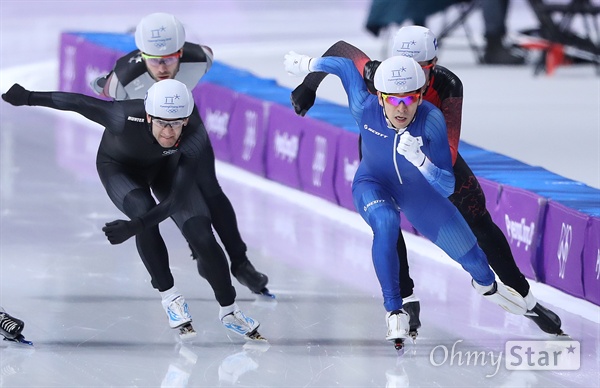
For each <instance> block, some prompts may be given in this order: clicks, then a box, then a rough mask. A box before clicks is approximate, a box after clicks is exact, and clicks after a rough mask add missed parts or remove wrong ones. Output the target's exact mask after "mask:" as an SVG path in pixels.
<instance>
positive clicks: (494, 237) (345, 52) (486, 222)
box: [291, 41, 529, 298]
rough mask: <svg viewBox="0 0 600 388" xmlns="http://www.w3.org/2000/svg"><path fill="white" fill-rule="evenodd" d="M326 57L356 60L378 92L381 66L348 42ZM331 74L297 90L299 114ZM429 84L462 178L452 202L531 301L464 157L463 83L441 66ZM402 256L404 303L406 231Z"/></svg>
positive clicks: (507, 278) (503, 275)
mask: <svg viewBox="0 0 600 388" xmlns="http://www.w3.org/2000/svg"><path fill="white" fill-rule="evenodd" d="M323 56H339V57H345V58H349V59H351V60H353V61H354V64H355V65H356V67H357V68H358V70H359V71H362V72H363V78H364V79H365V83H366V84H367V87H368V88H369V91H371V92H372V93H376V90H375V88H374V85H373V76H374V75H375V70H376V69H377V67H378V66H379V64H380V63H381V62H380V61H370V60H369V57H368V56H367V55H366V54H365V53H363V52H362V51H361V50H359V49H358V48H356V47H354V46H352V45H350V44H348V43H346V42H344V41H339V42H337V43H335V44H334V45H333V46H331V47H330V48H329V49H328V50H327V51H326V52H325V53H324V54H323ZM326 75H327V74H326V73H322V72H314V73H310V74H308V75H307V76H306V77H305V78H304V80H303V82H302V83H301V84H300V85H299V86H298V87H297V88H296V89H294V91H293V92H292V96H291V101H292V105H293V106H294V110H295V111H296V113H297V114H299V115H302V116H304V114H306V112H307V111H308V110H309V109H310V107H311V106H312V104H313V103H314V100H315V96H316V90H317V88H318V86H319V84H320V83H321V82H322V80H323V79H324V78H325V76H326ZM429 81H430V83H429V86H428V87H427V90H426V91H425V94H424V99H425V100H427V101H429V102H431V103H432V104H434V105H435V106H437V107H438V108H439V109H440V110H441V111H442V113H443V114H444V118H445V120H446V124H447V128H448V141H449V143H450V152H451V154H452V162H453V170H454V175H455V178H456V186H455V189H454V193H453V194H452V195H451V196H450V197H449V199H450V201H451V202H452V203H453V204H454V206H456V207H457V209H458V210H459V212H460V214H461V215H462V216H463V217H464V218H465V220H466V221H467V223H468V224H469V226H470V228H471V230H472V231H473V234H474V235H475V237H477V243H478V244H479V246H480V247H481V249H482V250H483V252H484V253H485V255H486V256H487V259H488V262H489V264H490V267H492V269H493V270H494V272H495V273H496V274H497V275H498V277H499V278H500V280H501V281H502V282H503V283H504V284H506V285H508V286H510V287H512V288H514V289H515V290H516V291H517V292H518V293H519V294H521V295H522V296H523V297H525V296H526V295H527V294H528V293H529V283H528V282H527V280H526V279H525V276H524V275H523V274H522V273H521V271H520V270H519V267H518V266H517V264H516V262H515V259H514V257H513V255H512V252H511V250H510V245H509V243H508V241H507V240H506V237H505V236H504V234H503V233H502V231H501V230H500V228H499V227H498V226H497V225H496V224H495V223H494V222H493V220H492V217H491V215H490V213H489V212H488V211H487V209H486V206H485V196H484V193H483V190H482V189H481V186H480V184H479V181H478V180H477V178H476V177H475V174H473V171H471V169H470V168H469V166H468V165H467V163H466V162H465V161H464V160H463V158H462V157H461V156H460V154H459V153H458V143H459V139H460V128H461V117H462V99H463V87H462V82H461V81H460V79H459V78H458V76H456V75H455V74H454V73H453V72H451V71H450V70H448V69H447V68H445V67H442V66H439V65H436V66H435V67H434V68H433V70H432V71H431V73H430V80H429ZM359 142H360V139H359ZM359 152H360V147H359ZM397 251H398V258H399V260H400V293H401V295H402V297H403V298H406V297H408V296H410V295H411V294H412V293H413V288H414V282H413V280H412V278H411V277H410V274H409V266H408V258H407V256H408V254H407V251H406V243H405V241H404V237H403V235H402V232H400V233H399V236H398V244H397Z"/></svg>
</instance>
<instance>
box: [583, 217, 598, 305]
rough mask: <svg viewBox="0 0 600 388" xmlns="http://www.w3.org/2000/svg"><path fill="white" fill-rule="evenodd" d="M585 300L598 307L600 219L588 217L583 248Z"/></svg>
mask: <svg viewBox="0 0 600 388" xmlns="http://www.w3.org/2000/svg"><path fill="white" fill-rule="evenodd" d="M583 290H584V294H585V299H587V300H589V301H590V302H592V303H595V304H597V305H600V218H598V217H590V221H589V223H588V227H587V230H586V236H585V245H584V247H583Z"/></svg>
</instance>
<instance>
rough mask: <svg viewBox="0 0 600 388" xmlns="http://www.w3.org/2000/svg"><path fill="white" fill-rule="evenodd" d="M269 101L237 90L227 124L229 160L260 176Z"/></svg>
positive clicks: (263, 168)
mask: <svg viewBox="0 0 600 388" xmlns="http://www.w3.org/2000/svg"><path fill="white" fill-rule="evenodd" d="M201 87H202V86H201ZM270 105H271V103H270V102H266V101H262V100H259V99H257V98H254V97H250V96H247V95H245V94H241V93H240V94H238V97H237V101H236V103H235V106H234V107H233V111H232V113H231V118H230V119H229V126H228V132H229V145H230V147H231V162H232V163H233V164H235V165H237V166H239V167H241V168H244V169H246V170H248V171H250V172H252V173H254V174H257V175H260V176H263V177H264V176H265V157H264V155H265V144H266V138H267V134H266V133H267V117H268V111H269V107H270Z"/></svg>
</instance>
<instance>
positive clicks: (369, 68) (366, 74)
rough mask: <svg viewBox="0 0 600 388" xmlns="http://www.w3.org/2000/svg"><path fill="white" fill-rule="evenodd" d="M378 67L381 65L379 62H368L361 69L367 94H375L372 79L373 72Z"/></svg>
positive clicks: (373, 76)
mask: <svg viewBox="0 0 600 388" xmlns="http://www.w3.org/2000/svg"><path fill="white" fill-rule="evenodd" d="M379 65H381V62H380V61H369V62H367V63H365V68H364V69H363V78H364V80H365V84H366V85H367V89H369V92H371V93H373V94H377V89H375V82H374V81H373V79H374V78H375V71H376V70H377V68H378V67H379Z"/></svg>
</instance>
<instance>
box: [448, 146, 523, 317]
mask: <svg viewBox="0 0 600 388" xmlns="http://www.w3.org/2000/svg"><path fill="white" fill-rule="evenodd" d="M454 176H455V177H456V190H455V191H454V193H453V194H452V195H451V196H450V198H449V199H450V201H451V202H452V203H453V204H454V206H456V208H457V209H458V211H459V212H460V214H461V215H462V216H463V217H464V219H465V221H467V224H469V227H470V228H471V230H472V231H473V234H474V235H475V237H476V238H477V244H478V245H479V246H480V247H481V249H482V250H483V252H484V253H485V255H486V257H487V259H488V262H489V264H490V267H492V269H493V270H494V272H495V273H496V274H497V275H498V277H499V278H500V280H501V281H502V282H503V283H504V284H506V285H507V286H510V287H512V288H513V289H515V290H516V291H517V292H519V294H521V295H522V296H523V297H525V296H527V294H528V293H529V283H527V280H526V279H525V276H523V274H522V273H521V271H520V270H519V267H518V266H517V264H516V262H515V259H514V257H513V254H512V252H511V249H510V245H509V244H508V241H507V240H506V237H505V236H504V234H503V233H502V231H501V230H500V228H498V226H497V225H496V224H495V223H494V222H493V221H492V217H491V216H490V213H489V212H488V211H487V209H486V200H485V194H484V192H483V189H482V188H481V185H480V184H479V181H478V180H477V178H476V177H475V174H473V172H472V171H471V169H470V168H469V166H468V165H467V163H466V162H465V161H464V159H463V158H462V156H461V155H460V154H458V156H457V158H456V163H455V164H454ZM531 307H533V306H531Z"/></svg>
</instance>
